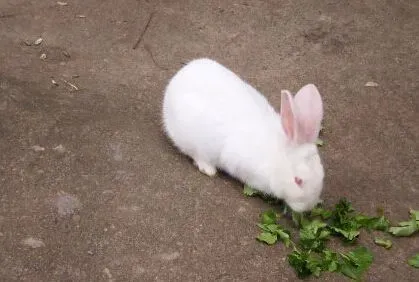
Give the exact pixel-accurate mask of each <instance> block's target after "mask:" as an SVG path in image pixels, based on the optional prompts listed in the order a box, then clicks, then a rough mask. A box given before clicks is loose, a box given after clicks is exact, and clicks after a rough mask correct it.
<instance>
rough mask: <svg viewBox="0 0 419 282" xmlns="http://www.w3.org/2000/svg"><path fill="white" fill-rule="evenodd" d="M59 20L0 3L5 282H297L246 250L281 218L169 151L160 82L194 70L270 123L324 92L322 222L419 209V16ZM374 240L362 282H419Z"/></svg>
mask: <svg viewBox="0 0 419 282" xmlns="http://www.w3.org/2000/svg"><path fill="white" fill-rule="evenodd" d="M66 2H67V4H68V5H66V6H61V5H58V4H57V3H56V1H40V0H38V1H24V0H16V1H11V0H9V1H8V0H0V50H1V52H0V152H1V157H0V176H1V177H0V181H1V182H0V280H2V281H295V280H296V276H295V274H294V272H293V270H292V269H291V268H290V267H289V266H288V264H287V262H286V261H285V258H286V254H287V252H288V251H287V250H286V249H285V248H284V247H283V246H281V245H278V246H275V247H267V246H265V245H263V244H260V243H258V242H256V241H255V239H254V238H255V236H256V235H257V233H258V229H257V227H256V225H255V224H256V223H257V222H258V217H259V213H260V212H262V211H263V210H266V209H268V208H270V207H271V206H270V205H269V204H268V203H265V202H263V201H262V200H260V199H258V198H250V199H249V198H245V197H243V195H242V193H241V185H240V183H238V182H236V181H234V180H232V179H230V178H228V177H227V176H219V177H217V178H213V179H210V178H208V177H206V176H204V175H202V174H200V173H199V172H198V171H197V170H196V169H195V167H194V166H193V165H192V164H191V162H190V161H189V160H188V159H187V158H186V157H184V156H182V155H180V154H179V153H178V152H177V151H176V150H175V149H174V148H173V147H172V146H171V145H170V143H169V142H168V141H167V139H166V138H165V136H164V134H163V133H162V130H161V121H160V112H161V102H162V95H163V90H164V87H165V85H166V83H167V81H168V79H169V78H170V77H171V76H172V75H173V74H174V73H175V72H176V70H177V69H178V68H179V67H181V65H182V63H183V62H187V61H189V60H191V59H193V58H197V57H201V56H205V57H211V58H214V59H217V60H218V61H219V62H221V63H223V64H225V65H226V66H228V67H229V68H231V69H232V70H233V71H235V72H236V73H238V74H239V75H240V76H242V77H243V78H244V79H246V80H248V81H249V82H250V83H251V84H253V85H254V86H256V87H257V88H258V89H259V90H260V91H262V92H263V93H264V94H265V95H266V96H267V97H268V98H269V100H270V101H272V103H273V104H274V105H277V106H279V100H280V99H279V91H280V89H283V88H287V89H290V90H292V91H296V90H298V88H299V87H301V86H302V85H304V84H306V83H309V82H312V83H315V84H316V85H317V86H318V88H319V89H320V91H321V93H322V94H323V96H324V103H325V127H326V132H325V136H324V140H325V142H326V145H325V147H324V148H323V149H322V150H321V151H322V155H323V158H324V163H325V168H326V186H325V191H324V199H325V200H326V204H329V205H332V204H334V203H335V202H336V201H337V200H338V199H339V198H341V197H347V198H348V199H349V200H350V201H351V202H353V204H354V206H355V207H356V208H357V209H358V210H360V211H362V212H364V213H368V214H374V213H375V210H376V208H377V207H383V208H384V210H385V213H386V215H387V216H389V217H390V218H391V219H392V220H394V221H398V220H401V219H404V218H406V217H407V212H408V209H409V208H419V190H418V189H419V188H418V183H419V173H418V155H417V153H418V142H417V140H418V137H419V128H418V120H419V114H418V109H419V99H418V77H419V70H418V62H419V52H418V49H419V47H418V46H419V39H418V38H419V28H418V26H419V3H418V1H414V0H410V1H409V0H400V1H384V0H380V1H377V0H364V1H360V0H351V1H336V0H324V1H291V0H289V1H287V0H281V1H277V0H268V1H257V0H249V1H243V0H237V1H215V0H211V1H192V0H189V1H187V0H184V1H169V0H166V1H163V0H156V1H134V0H127V1H109V0H108V1H106V0H105V1H99V0H91V1H81V0H68V1H66ZM153 11H154V12H155V14H154V15H153V17H152V20H151V22H150V25H149V27H148V29H147V31H146V33H145V34H144V37H143V38H142V40H141V42H140V43H139V45H138V47H137V48H136V49H135V50H134V49H133V46H134V44H135V42H136V41H137V40H138V37H139V36H140V34H141V31H142V29H143V28H144V26H145V24H146V22H147V20H148V18H149V16H150V14H151V13H152V12H153ZM39 37H42V38H43V42H42V43H41V44H40V45H37V46H35V45H31V44H30V43H33V42H34V41H35V40H36V39H37V38H39ZM25 42H26V43H25ZM28 45H30V46H28ZM42 54H46V58H45V59H44V60H42V59H40V56H41V55H42ZM52 80H55V81H56V82H57V84H58V86H57V85H54V84H53V83H52ZM65 81H67V82H68V83H72V84H73V85H75V86H76V87H77V88H78V89H79V90H78V91H75V89H74V88H73V87H72V86H70V84H68V83H66V82H65ZM368 81H373V82H376V83H378V86H376V87H366V86H365V84H366V83H367V82H368ZM34 146H35V147H34ZM372 238H373V235H370V234H368V233H363V234H362V236H361V240H360V242H361V243H362V244H363V245H366V246H368V247H369V248H370V249H371V250H372V251H373V252H374V254H375V261H374V263H373V265H372V267H371V269H370V271H369V272H368V273H367V274H366V276H365V280H366V281H415V280H416V281H417V278H418V271H417V270H415V269H413V268H411V267H409V266H408V265H407V264H406V259H407V257H409V256H411V255H413V254H414V253H417V252H418V251H419V238H418V237H417V236H416V237H413V238H409V239H396V240H394V247H393V248H392V249H391V250H389V251H385V250H383V249H381V248H380V247H378V246H374V245H373V243H372ZM415 277H416V278H415ZM343 279H344V278H342V276H339V275H326V276H324V277H323V280H330V281H342V280H343Z"/></svg>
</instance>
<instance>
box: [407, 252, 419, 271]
mask: <svg viewBox="0 0 419 282" xmlns="http://www.w3.org/2000/svg"><path fill="white" fill-rule="evenodd" d="M407 263H408V264H409V265H410V266H413V267H416V268H419V254H416V255H414V256H413V257H411V258H410V259H409V260H408V261H407Z"/></svg>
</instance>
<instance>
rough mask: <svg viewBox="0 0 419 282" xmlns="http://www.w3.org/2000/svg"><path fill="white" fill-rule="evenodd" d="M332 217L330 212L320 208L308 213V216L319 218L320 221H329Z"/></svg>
mask: <svg viewBox="0 0 419 282" xmlns="http://www.w3.org/2000/svg"><path fill="white" fill-rule="evenodd" d="M332 215H333V212H332V211H329V210H326V209H324V208H322V207H320V206H317V207H315V208H314V209H312V210H311V212H310V216H312V217H316V216H320V217H321V218H322V219H329V218H330V217H331V216H332Z"/></svg>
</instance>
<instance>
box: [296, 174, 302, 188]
mask: <svg viewBox="0 0 419 282" xmlns="http://www.w3.org/2000/svg"><path fill="white" fill-rule="evenodd" d="M294 181H295V184H297V185H298V186H300V187H302V186H303V180H302V179H301V178H299V177H298V176H295V177H294Z"/></svg>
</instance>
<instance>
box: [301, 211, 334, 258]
mask: <svg viewBox="0 0 419 282" xmlns="http://www.w3.org/2000/svg"><path fill="white" fill-rule="evenodd" d="M326 227H327V224H326V223H324V222H321V221H320V220H317V219H315V220H313V221H311V222H309V223H307V224H305V225H304V226H303V227H302V228H301V229H300V246H301V247H302V248H303V249H304V250H313V251H316V252H320V251H322V250H323V249H324V248H325V246H326V241H327V240H328V237H329V235H330V231H329V230H327V229H326Z"/></svg>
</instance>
